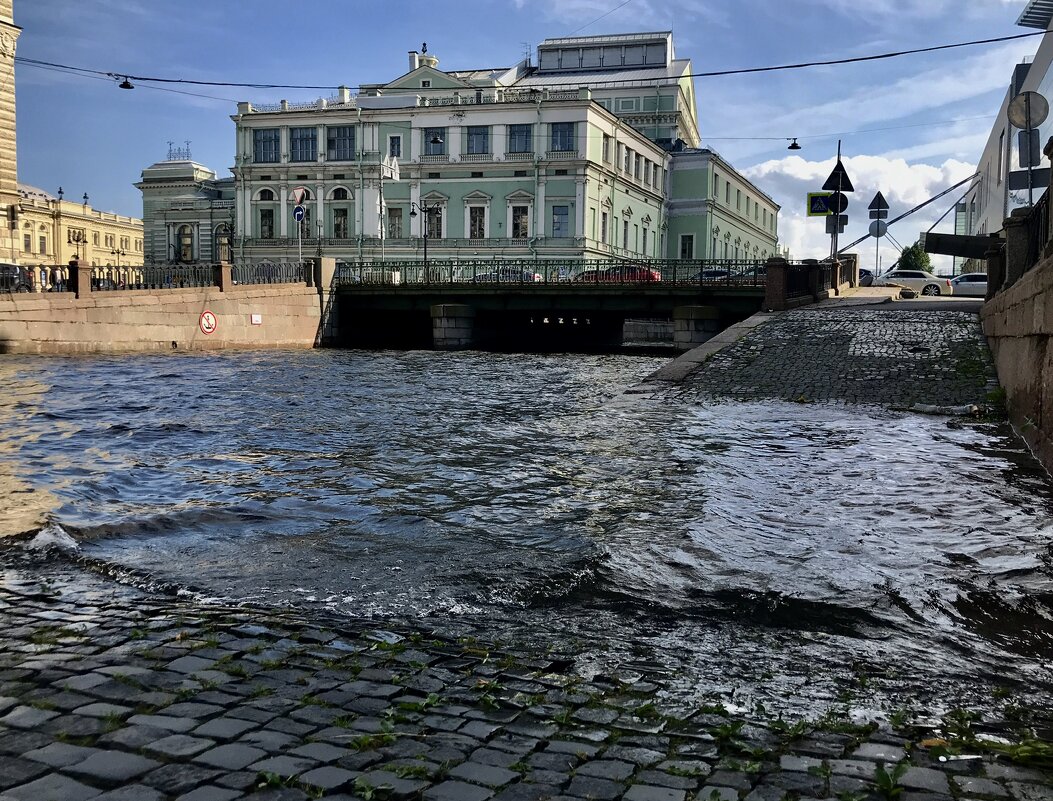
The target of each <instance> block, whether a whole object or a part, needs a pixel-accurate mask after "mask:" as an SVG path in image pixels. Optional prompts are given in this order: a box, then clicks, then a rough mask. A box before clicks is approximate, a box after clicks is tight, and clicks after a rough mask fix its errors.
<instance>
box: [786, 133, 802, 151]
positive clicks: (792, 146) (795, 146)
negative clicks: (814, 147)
mask: <svg viewBox="0 0 1053 801" xmlns="http://www.w3.org/2000/svg"><path fill="white" fill-rule="evenodd" d="M786 149H787V150H800V149H801V146H800V145H799V144H797V137H796V136H795V137H793V141H792V142H790V144H789V145H788V146H787V148H786Z"/></svg>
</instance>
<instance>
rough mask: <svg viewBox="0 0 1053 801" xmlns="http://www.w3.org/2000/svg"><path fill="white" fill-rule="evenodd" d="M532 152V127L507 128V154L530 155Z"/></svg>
mask: <svg viewBox="0 0 1053 801" xmlns="http://www.w3.org/2000/svg"><path fill="white" fill-rule="evenodd" d="M533 151H534V128H533V126H532V125H509V126H508V152H509V153H532V152H533Z"/></svg>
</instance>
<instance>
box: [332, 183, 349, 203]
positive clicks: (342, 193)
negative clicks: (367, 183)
mask: <svg viewBox="0 0 1053 801" xmlns="http://www.w3.org/2000/svg"><path fill="white" fill-rule="evenodd" d="M333 200H347V190H346V189H344V187H342V186H338V187H337V188H336V189H334V190H333Z"/></svg>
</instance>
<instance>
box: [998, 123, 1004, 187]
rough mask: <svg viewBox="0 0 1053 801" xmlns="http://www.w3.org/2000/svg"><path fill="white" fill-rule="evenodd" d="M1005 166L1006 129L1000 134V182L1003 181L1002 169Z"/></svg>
mask: <svg viewBox="0 0 1053 801" xmlns="http://www.w3.org/2000/svg"><path fill="white" fill-rule="evenodd" d="M1004 168H1005V129H1004V128H1003V129H1002V133H1000V134H999V135H998V183H1002V170H1003V169H1004Z"/></svg>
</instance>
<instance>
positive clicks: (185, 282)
mask: <svg viewBox="0 0 1053 801" xmlns="http://www.w3.org/2000/svg"><path fill="white" fill-rule="evenodd" d="M215 283H216V278H215V270H214V268H213V267H212V265H211V264H160V265H157V264H150V265H147V266H145V267H92V269H91V291H92V292H110V291H117V290H123V289H187V288H191V287H206V286H215Z"/></svg>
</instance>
